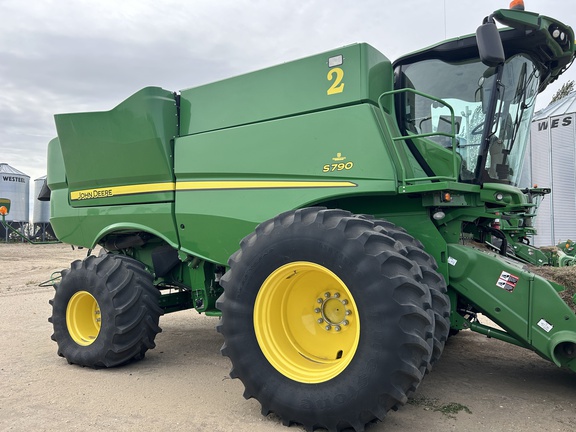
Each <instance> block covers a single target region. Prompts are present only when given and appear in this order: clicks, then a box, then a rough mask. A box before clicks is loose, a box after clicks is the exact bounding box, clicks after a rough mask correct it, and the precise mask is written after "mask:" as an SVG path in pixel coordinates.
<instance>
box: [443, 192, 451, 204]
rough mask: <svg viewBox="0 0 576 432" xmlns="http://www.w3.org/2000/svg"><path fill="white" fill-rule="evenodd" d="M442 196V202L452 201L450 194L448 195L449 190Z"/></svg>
mask: <svg viewBox="0 0 576 432" xmlns="http://www.w3.org/2000/svg"><path fill="white" fill-rule="evenodd" d="M443 198H444V202H450V201H452V195H450V192H445V193H444V197H443Z"/></svg>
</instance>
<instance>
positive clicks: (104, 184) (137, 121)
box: [49, 87, 178, 207]
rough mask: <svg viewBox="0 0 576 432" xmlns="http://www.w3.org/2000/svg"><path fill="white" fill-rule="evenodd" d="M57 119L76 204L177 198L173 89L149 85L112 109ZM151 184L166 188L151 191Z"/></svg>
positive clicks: (71, 198) (74, 203) (50, 182)
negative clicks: (175, 192) (174, 191)
mask: <svg viewBox="0 0 576 432" xmlns="http://www.w3.org/2000/svg"><path fill="white" fill-rule="evenodd" d="M55 121H56V129H57V131H58V138H59V142H60V146H61V150H62V153H61V156H62V159H63V162H64V166H65V168H66V181H67V183H68V187H69V190H70V201H71V204H72V205H73V206H78V207H82V206H91V205H99V204H100V203H101V202H102V199H104V201H103V202H104V203H105V204H107V205H111V204H118V203H120V202H121V203H126V202H127V200H131V202H132V203H138V202H162V201H171V200H173V199H174V196H173V195H174V193H173V189H174V185H173V182H174V176H173V172H172V164H173V149H172V139H173V138H174V137H175V136H176V133H177V125H178V122H177V110H176V101H175V99H174V94H173V93H172V92H169V91H167V90H164V89H161V88H159V87H146V88H144V89H142V90H140V91H138V92H137V93H135V94H133V95H132V96H130V97H129V98H128V99H126V100H125V101H124V102H122V103H120V104H119V105H117V106H116V107H115V108H113V109H111V110H110V111H104V112H88V113H73V114H57V115H56V116H55ZM56 146H57V144H56V143H54V147H56ZM51 157H55V156H54V154H50V151H49V158H51ZM49 177H50V181H49V186H50V187H53V186H54V185H53V184H52V183H53V182H54V181H56V180H55V179H53V178H52V177H51V174H50V173H49ZM148 184H155V185H164V186H162V187H159V189H161V190H160V191H156V190H152V191H151V190H150V188H149V187H147V185H148ZM142 185H143V186H142Z"/></svg>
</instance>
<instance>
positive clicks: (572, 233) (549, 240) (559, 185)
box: [527, 92, 576, 246]
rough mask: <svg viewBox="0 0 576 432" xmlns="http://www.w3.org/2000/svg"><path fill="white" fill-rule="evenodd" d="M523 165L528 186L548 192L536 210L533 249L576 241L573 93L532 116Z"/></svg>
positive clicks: (575, 105)
mask: <svg viewBox="0 0 576 432" xmlns="http://www.w3.org/2000/svg"><path fill="white" fill-rule="evenodd" d="M527 161H528V162H529V163H528V165H529V166H528V168H529V170H530V174H531V176H530V178H531V183H532V184H536V185H538V186H539V187H544V188H547V187H549V188H551V189H552V193H551V194H550V195H547V196H546V197H545V198H544V200H543V201H542V203H541V204H540V207H539V208H538V216H537V217H536V220H535V223H534V226H535V227H536V229H537V230H538V235H537V236H536V238H535V239H534V243H535V245H536V246H550V245H555V244H557V243H558V242H559V241H566V240H568V239H572V240H576V92H573V93H570V95H568V96H566V97H565V98H563V99H560V100H559V101H556V102H554V103H552V104H550V105H548V107H546V108H544V109H543V110H541V111H538V112H537V113H535V114H534V117H533V119H532V125H531V130H530V146H529V150H528V154H527Z"/></svg>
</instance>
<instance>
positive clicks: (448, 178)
mask: <svg viewBox="0 0 576 432" xmlns="http://www.w3.org/2000/svg"><path fill="white" fill-rule="evenodd" d="M404 92H409V93H414V94H416V95H418V96H422V97H424V98H426V99H430V100H432V101H435V102H438V103H440V104H442V105H444V106H445V107H447V108H448V109H449V110H450V133H446V132H430V133H422V134H415V135H402V136H399V137H392V141H393V142H396V141H404V140H406V139H412V138H427V137H431V136H446V137H449V138H451V140H452V169H453V172H452V176H432V177H412V178H407V177H406V167H405V166H404V162H403V161H402V157H401V155H400V152H399V150H398V147H397V146H393V147H394V151H395V153H396V157H397V159H398V161H399V163H400V173H401V175H400V179H399V180H400V183H401V184H402V186H404V187H405V186H406V184H407V183H411V184H414V183H415V182H418V181H426V180H428V181H432V180H442V181H458V174H459V171H460V170H459V167H458V155H457V152H456V123H455V121H454V108H452V106H451V105H450V104H449V103H448V102H446V101H444V100H443V99H440V98H437V97H434V96H431V95H429V94H426V93H422V92H420V91H418V90H414V89H411V88H403V89H399V90H391V91H387V92H384V93H382V94H381V95H380V96H379V97H378V107H379V108H380V112H381V113H382V116H383V117H384V119H386V115H385V110H384V105H383V104H382V98H384V97H385V96H392V95H395V94H398V93H404ZM385 124H386V127H387V128H388V133H389V135H390V136H392V131H391V130H390V127H389V125H388V122H387V121H385Z"/></svg>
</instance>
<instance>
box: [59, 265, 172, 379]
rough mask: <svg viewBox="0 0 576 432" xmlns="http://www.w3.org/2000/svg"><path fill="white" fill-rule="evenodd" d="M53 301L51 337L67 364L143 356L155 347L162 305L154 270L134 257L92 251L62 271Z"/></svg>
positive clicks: (113, 362)
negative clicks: (149, 270)
mask: <svg viewBox="0 0 576 432" xmlns="http://www.w3.org/2000/svg"><path fill="white" fill-rule="evenodd" d="M55 288H56V294H55V295H54V299H53V300H51V301H50V304H51V305H52V316H51V317H50V318H49V319H48V321H50V322H51V323H52V325H53V327H54V334H53V335H52V339H53V340H54V341H56V343H57V344H58V355H60V356H62V357H65V358H66V360H68V363H71V364H78V365H81V366H87V367H92V368H104V367H113V366H119V365H122V364H124V363H127V362H129V361H133V360H140V359H142V358H143V357H144V353H145V352H146V351H147V350H149V349H152V348H154V347H155V344H154V338H155V337H156V334H157V333H159V332H161V331H162V330H161V329H160V327H159V326H158V321H159V318H160V315H162V309H161V308H160V307H159V305H158V298H159V296H160V292H159V291H158V290H157V289H156V288H155V287H154V285H153V284H152V275H151V274H150V273H148V272H147V271H146V270H145V269H144V266H143V265H142V264H141V263H140V262H138V261H136V260H134V259H131V258H128V257H124V256H118V255H101V256H99V257H95V256H89V257H87V258H86V259H84V260H83V261H80V260H78V261H74V262H73V263H72V265H71V268H70V269H69V270H64V271H63V272H62V280H61V282H60V283H59V284H56V286H55Z"/></svg>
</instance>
